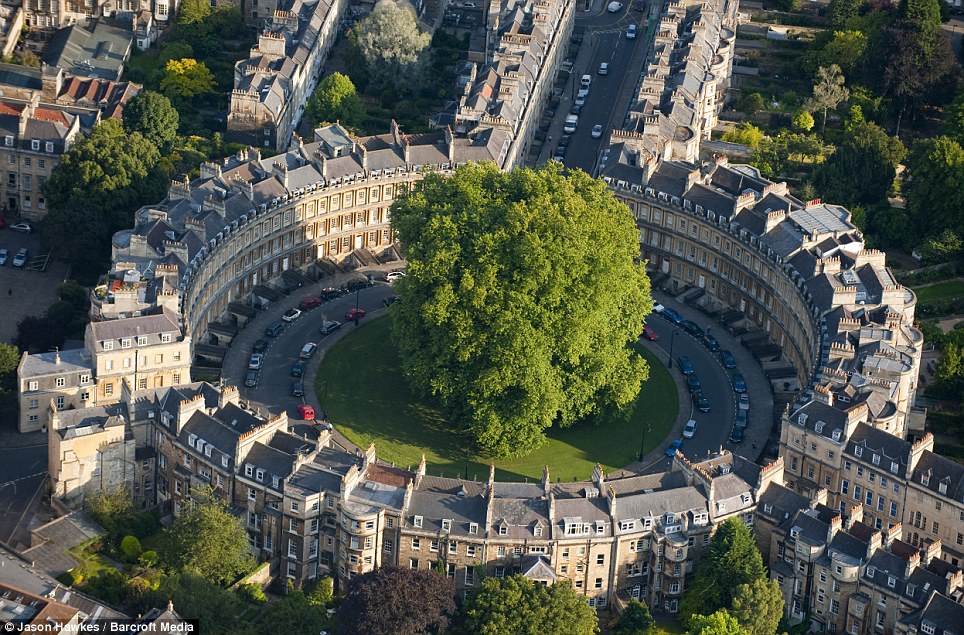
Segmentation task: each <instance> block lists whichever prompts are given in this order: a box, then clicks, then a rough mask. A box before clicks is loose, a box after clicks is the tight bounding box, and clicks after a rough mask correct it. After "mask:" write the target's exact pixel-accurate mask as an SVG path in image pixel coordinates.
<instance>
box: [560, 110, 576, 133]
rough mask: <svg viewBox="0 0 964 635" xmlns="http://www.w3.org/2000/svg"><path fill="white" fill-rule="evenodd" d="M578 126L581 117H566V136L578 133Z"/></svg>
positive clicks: (564, 127) (563, 129) (564, 129)
mask: <svg viewBox="0 0 964 635" xmlns="http://www.w3.org/2000/svg"><path fill="white" fill-rule="evenodd" d="M578 125H579V115H566V125H565V126H563V128H562V131H563V132H565V133H566V134H572V133H574V132H575V131H576V126H578Z"/></svg>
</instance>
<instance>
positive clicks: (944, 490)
mask: <svg viewBox="0 0 964 635" xmlns="http://www.w3.org/2000/svg"><path fill="white" fill-rule="evenodd" d="M937 491H939V492H940V493H941V494H946V493H947V483H945V482H941V483H939V484H938V485H937Z"/></svg>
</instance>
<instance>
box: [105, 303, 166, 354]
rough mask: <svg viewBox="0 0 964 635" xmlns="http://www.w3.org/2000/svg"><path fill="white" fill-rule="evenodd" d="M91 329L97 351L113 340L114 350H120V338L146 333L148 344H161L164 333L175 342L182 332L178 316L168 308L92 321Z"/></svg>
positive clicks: (134, 336)
mask: <svg viewBox="0 0 964 635" xmlns="http://www.w3.org/2000/svg"><path fill="white" fill-rule="evenodd" d="M90 330H91V334H92V339H93V341H94V346H95V350H96V351H97V352H102V351H104V350H105V349H104V342H105V341H110V342H113V343H114V346H113V350H119V349H120V348H121V346H120V340H122V339H124V338H136V337H137V336H140V335H144V336H147V338H148V339H147V345H148V346H151V345H154V344H161V343H162V342H161V335H162V334H164V333H167V334H169V335H171V336H172V338H171V339H172V341H174V342H176V341H177V340H178V339H179V338H180V334H181V329H180V327H179V326H178V323H177V317H176V316H175V315H174V314H173V313H171V312H169V311H168V310H166V309H164V310H162V312H161V313H157V314H154V315H144V316H141V317H132V318H126V319H123V320H106V321H103V322H91V323H90Z"/></svg>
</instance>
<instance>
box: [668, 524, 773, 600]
mask: <svg viewBox="0 0 964 635" xmlns="http://www.w3.org/2000/svg"><path fill="white" fill-rule="evenodd" d="M764 575H765V571H764V568H763V556H761V555H760V551H759V550H758V549H757V548H756V543H754V541H753V536H752V534H750V530H749V529H747V526H746V525H745V524H743V523H742V522H740V521H739V520H738V519H736V518H730V519H729V520H727V521H726V522H725V523H723V524H722V525H720V527H719V529H717V530H716V534H714V535H713V540H712V542H711V543H710V552H709V554H708V555H706V556H705V557H704V558H703V560H702V561H701V562H700V564H699V566H698V567H697V568H696V575H695V576H694V578H693V583H692V584H691V585H690V586H689V587H688V588H687V590H686V593H685V594H684V595H683V601H682V603H681V605H680V614H681V615H684V616H686V615H708V614H710V613H712V612H713V611H716V610H717V609H719V608H720V607H729V606H731V605H732V603H733V598H734V594H735V593H736V592H737V590H738V589H739V588H740V585H743V584H752V583H753V582H754V581H756V580H762V579H763V578H764ZM684 619H685V618H684Z"/></svg>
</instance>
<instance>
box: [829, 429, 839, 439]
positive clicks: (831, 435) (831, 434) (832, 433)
mask: <svg viewBox="0 0 964 635" xmlns="http://www.w3.org/2000/svg"><path fill="white" fill-rule="evenodd" d="M830 438H832V439H833V440H834V441H839V440H840V430H834V431H833V432H831V433H830Z"/></svg>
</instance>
